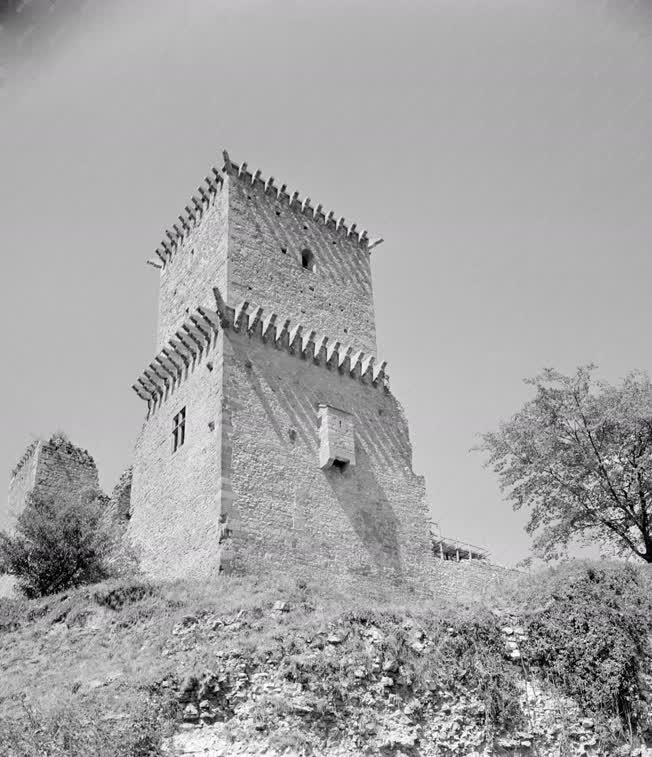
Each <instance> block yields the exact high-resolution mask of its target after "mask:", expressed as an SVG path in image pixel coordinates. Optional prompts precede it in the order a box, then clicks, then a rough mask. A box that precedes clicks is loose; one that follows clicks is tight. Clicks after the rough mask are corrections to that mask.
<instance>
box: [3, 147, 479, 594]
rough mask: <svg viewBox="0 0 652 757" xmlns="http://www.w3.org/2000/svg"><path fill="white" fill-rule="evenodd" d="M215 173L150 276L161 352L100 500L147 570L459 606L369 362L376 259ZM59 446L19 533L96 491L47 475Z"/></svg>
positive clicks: (24, 473) (37, 482) (55, 470)
mask: <svg viewBox="0 0 652 757" xmlns="http://www.w3.org/2000/svg"><path fill="white" fill-rule="evenodd" d="M223 155H224V163H223V166H222V168H221V169H220V170H218V169H215V168H213V169H212V172H211V174H210V175H209V176H208V177H207V178H206V179H205V182H204V184H202V186H200V187H199V189H198V190H197V193H196V194H195V195H194V196H193V197H192V198H191V200H190V202H189V203H188V205H186V207H185V209H184V212H183V213H182V215H180V216H179V218H178V222H177V223H175V224H173V225H172V227H171V229H169V230H167V231H166V236H165V239H164V240H163V241H162V242H161V244H160V246H159V247H158V249H157V250H156V258H155V259H152V260H149V261H148V263H150V264H151V265H153V266H154V267H155V268H157V269H158V271H159V275H160V291H159V308H158V337H157V352H156V354H155V355H154V357H153V359H152V360H151V362H150V363H149V364H148V365H147V367H146V368H145V369H144V370H143V372H142V373H141V375H140V376H139V377H138V379H137V381H136V383H135V384H134V386H133V389H134V391H135V392H136V393H137V394H138V396H139V397H140V398H141V399H142V400H143V401H144V403H145V404H146V411H145V416H146V417H145V421H144V424H143V427H142V430H141V432H140V435H139V437H138V440H137V442H136V445H135V450H134V457H133V474H131V473H127V474H126V475H125V476H123V478H122V479H121V481H120V482H119V484H118V486H117V487H116V491H115V492H114V494H113V497H112V498H110V500H109V498H107V501H109V506H110V507H111V508H112V509H113V510H114V511H115V514H116V515H117V517H118V518H119V519H120V520H121V521H122V522H123V523H125V524H126V536H127V538H128V539H129V540H130V542H131V543H132V544H133V545H135V546H136V548H137V550H138V552H139V554H140V560H141V567H142V568H143V569H144V571H145V572H146V573H148V574H150V575H152V576H153V577H156V578H159V579H172V578H177V577H201V578H210V577H213V576H217V575H218V574H219V573H221V572H226V573H263V572H267V571H271V570H279V569H280V570H284V571H289V572H292V573H293V574H296V575H298V576H302V575H305V576H307V577H308V576H314V577H318V578H319V580H320V581H325V582H332V583H333V584H334V585H337V586H339V587H342V588H349V589H353V590H355V589H356V587H359V586H361V585H362V584H368V585H371V586H373V585H375V586H378V585H383V586H392V585H393V586H397V587H403V588H406V589H408V590H410V589H412V590H416V591H419V592H425V591H428V590H433V588H434V589H435V590H442V591H443V590H444V589H446V590H447V591H450V590H451V587H453V591H454V590H455V589H454V587H455V585H456V581H457V579H456V577H455V575H453V574H452V573H451V571H452V570H453V568H452V565H451V564H447V565H444V563H443V561H444V558H445V554H444V549H443V546H442V543H439V546H438V547H437V551H436V554H435V556H441V561H440V566H441V568H440V569H439V570H438V569H437V568H435V564H436V562H437V561H435V560H434V559H433V542H432V540H431V533H430V518H429V513H428V508H427V506H426V502H425V485H424V480H423V478H422V477H421V476H417V475H415V473H414V472H413V470H412V450H411V445H410V439H409V433H408V425H407V422H406V419H405V416H404V414H403V411H402V409H401V407H400V405H399V403H398V401H397V400H396V398H395V397H394V395H393V394H392V393H391V391H390V388H389V381H388V373H387V364H386V363H385V362H384V361H381V360H380V359H379V358H378V357H377V354H376V325H375V317H374V303H373V291H372V280H371V264H370V263H371V251H372V249H373V248H374V247H375V246H376V245H377V244H378V243H379V242H380V241H382V240H377V241H376V242H371V241H370V239H369V238H368V236H367V233H366V232H362V233H360V232H359V231H358V230H357V228H356V224H350V225H349V224H347V223H346V222H345V221H344V219H343V218H339V219H336V217H335V215H334V214H333V212H329V213H326V212H325V211H324V209H323V208H322V206H321V205H317V206H313V204H312V203H311V200H310V199H309V198H306V199H301V198H300V197H299V195H298V193H297V192H294V193H293V194H290V193H289V192H288V191H287V188H286V186H285V185H283V186H280V187H278V186H277V185H276V183H275V181H274V179H273V178H269V179H266V178H264V177H263V176H262V175H261V172H260V171H256V172H255V173H252V172H250V171H249V170H247V164H246V163H243V164H242V165H238V164H236V163H234V162H233V161H232V160H231V159H230V157H229V155H228V154H227V153H226V152H224V153H223ZM55 446H56V445H55ZM70 446H71V449H72V445H70ZM51 447H53V444H52V440H50V442H41V441H39V442H35V443H34V444H33V445H32V447H31V448H28V451H27V452H26V454H25V456H24V459H23V460H22V461H21V462H20V464H19V466H18V468H17V470H16V471H14V475H13V476H12V481H11V485H10V496H9V511H10V512H11V513H13V514H14V515H13V516H12V517H13V518H15V515H16V514H17V513H18V512H20V510H21V508H22V507H23V506H24V502H25V498H26V496H27V494H28V493H29V492H30V491H34V490H36V491H46V490H47V489H48V487H51V488H52V487H54V489H56V486H59V485H62V483H64V482H65V480H66V479H67V482H68V483H67V485H68V486H69V487H71V488H74V489H81V488H83V487H86V486H95V487H97V470H96V468H95V464H94V463H93V462H92V458H90V455H88V453H84V452H83V451H81V450H78V449H77V448H74V450H76V452H74V453H73V452H72V451H71V450H70V449H68V448H67V447H65V448H62V445H61V444H60V445H59V447H58V448H57V453H56V454H57V455H58V458H60V460H59V462H60V463H61V464H60V465H52V464H51V463H50V462H48V461H50V460H51V459H52V454H53V452H52V449H51ZM66 450H67V451H66ZM62 455H63V457H62ZM66 455H67V457H66ZM86 456H87V457H86ZM64 458H65V460H64ZM82 458H83V459H82ZM89 461H90V462H89ZM9 525H11V523H10V524H9ZM5 527H6V526H5ZM456 556H457V562H458V563H459V560H460V550H459V548H458V549H457V551H456ZM473 556H475V555H473V553H472V552H471V551H468V557H469V558H471V557H473ZM468 562H469V563H470V562H479V561H478V560H473V561H472V560H471V559H469V560H468ZM473 575H474V576H475V578H474V579H473V580H474V581H475V582H476V583H478V581H479V583H482V582H484V580H485V578H484V577H482V576H484V575H485V574H483V573H482V574H477V573H474V574H473ZM478 575H480V576H481V577H480V578H479V579H478V578H477V576H478Z"/></svg>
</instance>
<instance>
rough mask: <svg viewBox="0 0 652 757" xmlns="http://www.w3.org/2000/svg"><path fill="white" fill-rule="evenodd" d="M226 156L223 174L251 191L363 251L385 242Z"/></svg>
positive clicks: (296, 192) (224, 154) (258, 171)
mask: <svg viewBox="0 0 652 757" xmlns="http://www.w3.org/2000/svg"><path fill="white" fill-rule="evenodd" d="M222 155H223V157H224V167H223V168H222V171H223V172H224V173H225V174H227V175H229V176H232V177H234V178H237V179H238V180H239V181H241V182H243V183H244V184H246V185H247V186H248V187H251V188H253V189H256V190H258V191H260V192H262V193H263V194H266V195H271V196H272V198H273V199H274V200H276V201H277V202H279V203H280V204H281V205H285V206H287V207H288V208H290V209H291V210H294V211H295V212H296V213H299V214H301V215H303V216H306V217H307V218H310V219H312V220H313V221H315V222H317V223H320V224H322V225H324V226H326V227H327V228H329V229H331V230H332V231H333V233H334V234H337V235H339V236H341V237H346V238H347V239H348V240H349V241H351V242H353V243H355V244H357V245H359V246H360V247H361V248H362V249H365V250H368V251H370V250H372V249H373V248H374V247H376V246H377V245H379V244H380V243H381V242H382V241H383V240H382V239H376V240H374V241H373V242H372V241H370V240H369V236H368V234H367V231H366V230H364V231H361V232H360V231H358V228H357V224H356V223H352V224H351V225H348V224H347V223H346V221H345V219H344V217H340V218H336V216H335V213H334V211H332V210H331V211H329V212H328V213H327V212H326V211H325V210H324V207H323V205H321V204H319V205H317V206H316V207H314V206H313V205H312V201H311V199H310V197H306V198H305V199H302V198H301V196H300V194H299V192H298V191H294V192H292V194H290V192H288V189H287V185H286V184H283V185H281V186H280V187H278V186H276V184H275V183H274V177H273V176H270V177H269V178H268V179H265V178H264V177H263V176H262V171H260V170H257V171H254V172H253V173H252V172H251V171H249V170H248V167H247V163H242V164H240V165H238V164H237V163H234V162H233V161H232V160H231V158H230V157H229V154H228V152H227V151H226V150H224V151H223V153H222Z"/></svg>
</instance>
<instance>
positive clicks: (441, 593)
mask: <svg viewBox="0 0 652 757" xmlns="http://www.w3.org/2000/svg"><path fill="white" fill-rule="evenodd" d="M430 570H431V578H430V585H431V587H432V591H433V594H434V595H435V596H437V597H446V598H447V599H457V600H460V599H463V600H467V601H473V600H475V601H477V600H480V599H483V598H486V597H487V596H488V595H489V594H491V591H492V589H493V588H494V587H495V586H496V585H497V584H498V583H500V582H502V581H505V580H506V579H509V578H511V577H514V576H518V575H519V573H518V571H516V570H511V569H509V568H503V567H502V566H500V565H494V564H492V563H489V562H487V561H485V560H460V562H456V561H454V560H439V559H437V558H433V559H432V562H431V565H430Z"/></svg>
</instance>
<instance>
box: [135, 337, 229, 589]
mask: <svg viewBox="0 0 652 757" xmlns="http://www.w3.org/2000/svg"><path fill="white" fill-rule="evenodd" d="M221 349H222V348H221V340H220V339H219V338H218V340H217V341H216V343H214V344H213V346H212V347H211V349H210V350H209V351H208V354H205V355H204V356H203V357H202V358H200V359H199V360H198V361H197V362H196V364H195V366H194V368H191V369H190V370H189V372H188V375H187V377H186V378H185V380H183V381H181V382H180V383H179V384H178V385H177V387H176V388H175V389H174V391H173V392H172V393H171V394H169V396H168V397H167V399H165V400H164V401H163V402H162V404H160V406H158V407H157V408H156V409H155V410H154V411H153V412H152V413H150V416H149V418H148V419H147V420H146V421H145V423H144V425H143V429H142V431H141V433H140V436H139V438H138V441H137V443H136V448H135V451H134V468H133V481H132V487H131V511H132V515H131V518H130V520H129V525H128V527H127V537H128V539H129V540H130V541H131V542H132V543H133V544H134V545H135V546H136V548H137V549H138V550H139V551H140V558H141V561H142V567H143V569H144V570H145V571H147V572H148V573H149V574H150V575H153V576H155V577H157V578H164V579H165V578H174V577H179V576H203V577H206V576H211V575H214V574H216V573H217V571H218V568H219V536H220V494H221V486H222V483H221V467H220V460H221V457H220V455H221V435H222V433H221V410H222V377H221V374H222V360H221ZM183 407H185V408H186V430H185V443H184V444H183V446H181V447H180V448H179V449H178V450H177V451H176V452H173V451H172V429H173V417H174V416H175V414H177V413H178V412H179V411H180V410H181V408H183Z"/></svg>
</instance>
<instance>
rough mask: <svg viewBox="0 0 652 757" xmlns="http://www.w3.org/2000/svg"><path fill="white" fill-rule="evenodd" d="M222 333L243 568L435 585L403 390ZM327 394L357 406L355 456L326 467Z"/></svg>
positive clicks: (351, 409) (352, 582) (236, 538)
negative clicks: (399, 395) (397, 392)
mask: <svg viewBox="0 0 652 757" xmlns="http://www.w3.org/2000/svg"><path fill="white" fill-rule="evenodd" d="M224 343H225V347H224V351H225V367H224V396H225V411H226V412H228V414H229V416H230V427H231V428H232V433H231V444H232V452H231V456H230V460H229V461H228V465H229V468H230V480H231V486H232V490H233V511H232V513H231V514H230V515H229V519H228V522H227V524H228V526H229V529H230V530H231V532H232V534H231V538H230V540H229V541H230V546H231V549H232V551H233V566H234V568H235V569H242V570H246V571H247V572H261V571H266V570H268V569H270V568H274V567H278V566H279V565H282V566H284V567H286V566H287V568H288V569H292V570H294V571H296V572H297V573H298V574H301V573H305V574H307V575H311V576H316V577H318V580H320V581H331V582H334V583H335V584H337V585H338V586H341V587H342V588H354V587H356V586H357V585H359V582H360V581H363V582H364V581H365V580H368V581H372V582H373V583H375V585H376V586H380V585H383V584H386V585H388V586H391V585H396V584H397V583H401V582H403V581H405V584H406V585H407V586H411V587H412V588H413V589H415V590H417V591H420V592H423V591H425V590H426V587H427V580H428V573H429V571H430V570H431V569H432V562H433V560H432V556H431V552H430V544H429V535H428V534H429V531H428V524H427V513H426V506H425V503H424V481H423V478H422V477H420V476H416V475H415V474H414V473H413V472H412V468H411V460H412V452H411V447H410V441H409V437H408V428H407V423H406V421H405V418H404V416H403V413H402V411H401V408H400V406H399V405H398V403H397V401H396V399H395V398H394V397H393V396H392V395H391V394H390V393H389V392H388V391H386V390H385V388H384V387H382V386H378V387H374V386H373V385H371V384H369V383H362V382H361V381H360V380H359V379H356V378H353V377H352V376H351V375H350V374H341V373H340V372H339V371H338V370H337V369H334V368H331V369H329V368H327V367H326V366H324V365H315V364H314V363H313V361H312V360H306V359H302V358H300V357H298V356H297V355H292V354H289V353H288V352H287V351H285V350H279V349H276V347H275V346H274V344H273V343H267V344H266V343H264V342H262V341H261V340H260V339H257V338H251V337H248V336H247V335H246V334H237V333H234V332H232V331H229V332H227V334H226V336H225V340H224ZM320 403H326V404H329V405H332V406H334V407H337V408H339V409H341V410H343V411H345V412H348V413H351V414H352V415H353V418H354V425H355V467H353V466H350V467H348V468H347V469H345V470H340V469H338V468H333V467H331V468H327V469H325V470H322V469H321V468H320V464H319V404H320ZM379 579H380V580H379Z"/></svg>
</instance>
